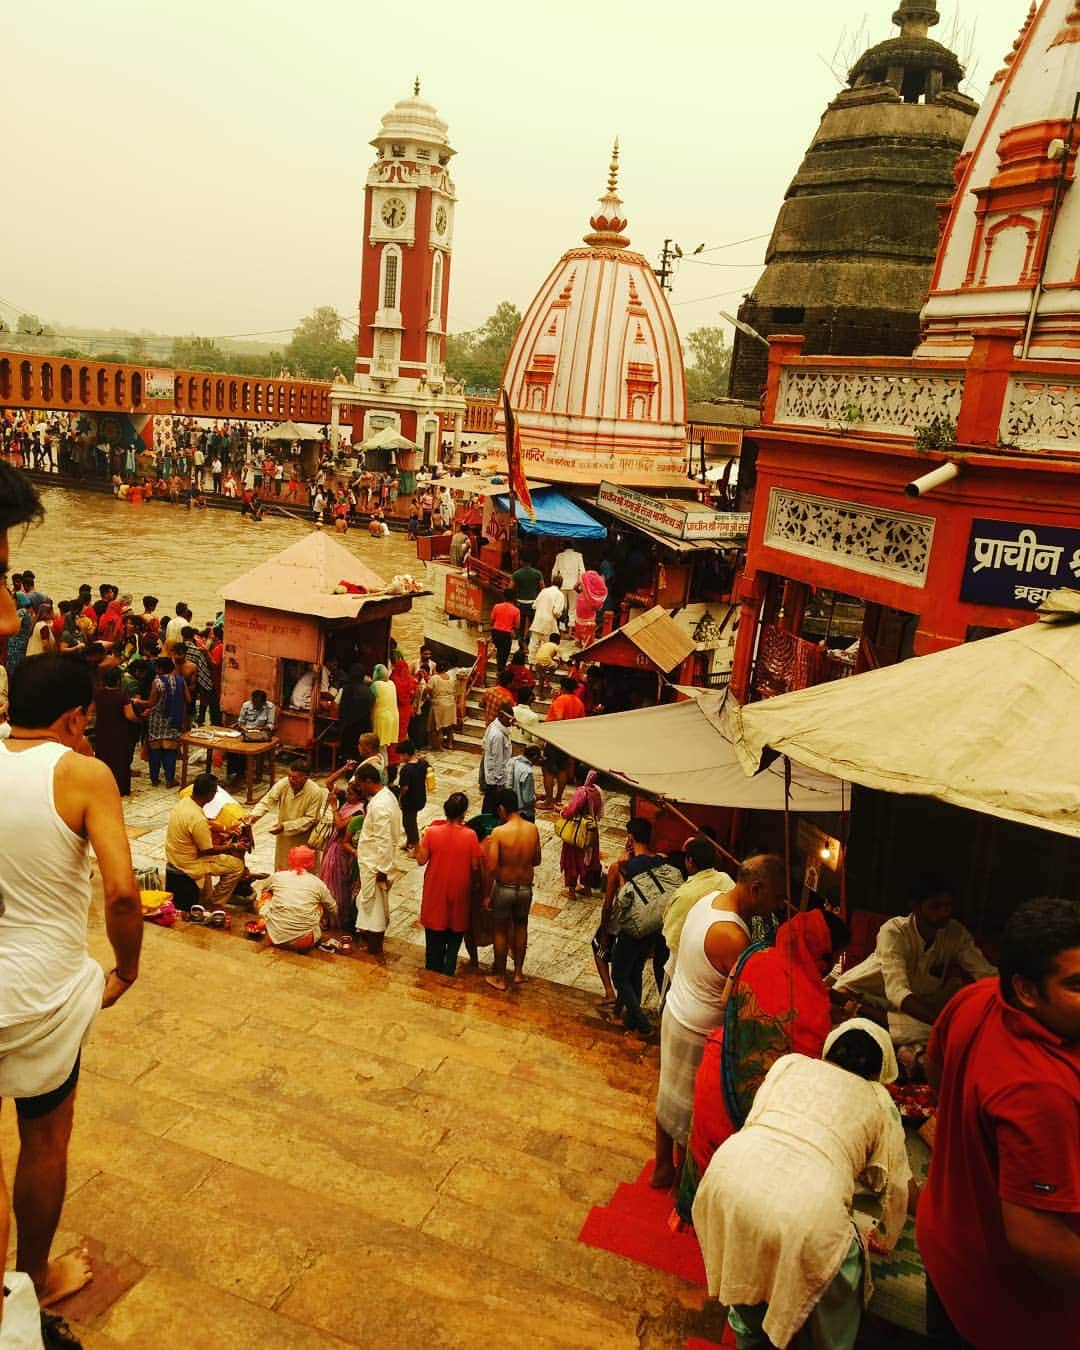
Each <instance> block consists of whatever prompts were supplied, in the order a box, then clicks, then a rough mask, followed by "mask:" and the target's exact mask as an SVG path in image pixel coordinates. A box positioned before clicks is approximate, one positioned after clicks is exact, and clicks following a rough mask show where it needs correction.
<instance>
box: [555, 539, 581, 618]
mask: <svg viewBox="0 0 1080 1350" xmlns="http://www.w3.org/2000/svg"><path fill="white" fill-rule="evenodd" d="M584 571H585V559H584V558H583V557H582V556H581V554H580V553H579V552H578V551H577V549H576V548H564V549H563V551H562V552H561V553H560V554H559V555H558V556H557V557H556V559H555V561H554V562H553V563H552V564H551V579H552V580H553V581H554V580H555V578H556V577H558V579H559V589H560V590H561V591H562V593H563V600H564V602H565V604H566V614H567V618H568V619H569V621H570V627H571V628H573V626H574V624H575V623H577V588H578V586H579V585H580V584H581V574H582V573H583V572H584Z"/></svg>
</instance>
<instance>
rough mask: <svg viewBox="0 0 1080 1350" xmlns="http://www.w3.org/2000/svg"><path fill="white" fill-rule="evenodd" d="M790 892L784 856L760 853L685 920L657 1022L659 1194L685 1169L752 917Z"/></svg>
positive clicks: (776, 905)
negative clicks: (710, 1047)
mask: <svg viewBox="0 0 1080 1350" xmlns="http://www.w3.org/2000/svg"><path fill="white" fill-rule="evenodd" d="M787 892H788V887H787V869H786V868H785V866H784V860H783V858H778V857H777V856H776V854H775V853H759V854H757V855H755V856H754V857H752V858H747V859H746V861H745V862H744V863H743V864H742V866H741V867H740V868H739V871H738V874H737V876H736V878H735V885H734V886H733V887H732V888H731V889H730V890H722V889H720V888H719V887H717V889H715V890H713V891H712V892H710V893H709V894H707V895H703V896H702V897H701V899H700V900H699V901H698V902H697V904H695V905H694V906H692V908H691V909H690V912H689V913H688V914H687V916H686V918H685V920H684V921H683V926H682V932H681V935H680V938H679V950H678V956H677V958H676V961H675V970H674V973H673V975H672V977H671V987H670V989H669V990H668V994H667V1000H666V1002H665V1003H664V1013H663V1017H662V1019H661V1022H660V1085H659V1088H658V1090H657V1094H656V1163H655V1166H654V1167H653V1177H652V1184H653V1186H655V1187H656V1188H657V1189H666V1188H667V1187H669V1186H673V1185H674V1184H675V1179H676V1177H677V1175H678V1172H679V1169H680V1167H681V1165H682V1154H683V1153H684V1152H685V1150H686V1141H687V1137H688V1135H689V1133H690V1113H691V1111H692V1110H693V1106H694V1079H695V1077H696V1075H697V1070H698V1065H699V1064H700V1063H701V1057H702V1055H703V1054H704V1051H705V1039H706V1037H707V1036H708V1035H709V1032H711V1031H714V1030H715V1029H716V1028H717V1027H718V1026H719V1025H720V1024H721V1022H722V1021H723V1019H724V1006H725V1003H726V1001H727V999H726V996H727V992H728V990H727V982H728V977H729V976H730V974H731V972H732V970H733V969H734V967H735V963H736V961H738V959H739V957H740V956H741V955H742V954H743V952H744V951H745V950H746V948H747V947H748V946H749V945H750V920H751V919H752V918H754V916H755V915H766V914H771V913H773V911H774V910H777V909H780V908H781V906H782V905H783V903H784V901H785V899H786V898H787Z"/></svg>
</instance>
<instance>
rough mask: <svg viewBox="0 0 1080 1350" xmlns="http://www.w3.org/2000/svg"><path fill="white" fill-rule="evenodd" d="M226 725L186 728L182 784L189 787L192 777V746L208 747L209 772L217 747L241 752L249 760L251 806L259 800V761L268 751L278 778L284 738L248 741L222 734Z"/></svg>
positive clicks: (230, 752) (271, 773)
mask: <svg viewBox="0 0 1080 1350" xmlns="http://www.w3.org/2000/svg"><path fill="white" fill-rule="evenodd" d="M224 730H225V728H224V727H202V728H200V729H199V730H198V731H186V732H185V733H184V734H183V736H181V737H180V786H181V787H182V788H185V787H187V780H188V755H189V754H190V753H191V751H192V750H205V751H206V772H207V773H211V772H212V771H213V766H214V751H215V750H220V751H222V752H223V753H224V754H227V755H239V756H240V757H241V758H242V759H243V760H245V761H246V762H245V765H244V769H245V776H246V779H247V798H246V804H247V805H248V806H250V805H251V804H252V802H254V800H255V769H256V765H257V763H258V761H259V759H261V758H262V757H263V756H264V755H269V756H270V763H269V779H270V782H271V783H273V781H274V770H275V757H276V755H277V752H278V749H279V748H280V746H281V742H280V741H278V740H272V741H245V740H244V739H243V738H242V737H240V736H222V735H220V734H219V733H220V732H222V731H224Z"/></svg>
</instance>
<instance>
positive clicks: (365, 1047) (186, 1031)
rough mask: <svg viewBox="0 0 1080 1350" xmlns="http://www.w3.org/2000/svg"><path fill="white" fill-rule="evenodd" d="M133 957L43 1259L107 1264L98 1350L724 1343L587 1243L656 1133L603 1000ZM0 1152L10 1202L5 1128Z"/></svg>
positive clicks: (93, 1320)
mask: <svg viewBox="0 0 1080 1350" xmlns="http://www.w3.org/2000/svg"><path fill="white" fill-rule="evenodd" d="M234 923H235V921H234ZM145 937H146V942H145V946H144V953H143V962H142V971H141V976H140V979H139V981H138V983H137V984H136V985H135V986H134V987H133V988H132V989H131V991H130V992H129V993H128V994H126V995H125V997H124V998H123V999H121V1001H120V1002H119V1003H118V1004H117V1005H116V1006H115V1007H114V1008H112V1009H109V1010H107V1011H105V1012H104V1013H102V1015H101V1017H100V1018H99V1021H98V1024H97V1026H96V1028H95V1031H94V1034H93V1037H92V1039H91V1041H90V1043H89V1045H88V1046H87V1048H86V1051H85V1053H84V1056H83V1073H82V1080H81V1083H80V1086H79V1101H78V1106H77V1109H76V1122H75V1131H74V1137H73V1140H72V1149H71V1171H70V1183H69V1195H68V1201H67V1205H66V1208H65V1211H64V1215H63V1219H62V1221H61V1231H60V1233H59V1234H58V1237H57V1243H56V1245H55V1250H56V1251H57V1252H63V1251H65V1250H67V1249H68V1248H69V1247H71V1246H72V1245H74V1244H75V1243H76V1242H78V1241H82V1240H84V1239H85V1241H86V1242H87V1244H88V1246H89V1248H90V1250H91V1252H92V1254H93V1256H94V1259H95V1262H96V1277H95V1279H94V1282H93V1283H92V1284H91V1285H90V1286H89V1287H88V1288H87V1289H86V1290H84V1291H83V1292H82V1293H80V1294H78V1295H76V1297H75V1298H73V1299H72V1300H70V1301H69V1302H68V1303H67V1304H66V1305H64V1307H63V1309H62V1311H63V1312H64V1315H65V1316H66V1317H67V1318H68V1320H69V1322H70V1323H71V1325H72V1326H73V1328H74V1329H75V1330H76V1333H77V1334H78V1335H79V1337H80V1338H81V1339H82V1341H83V1343H84V1345H85V1346H86V1347H88V1348H89V1350H114V1348H115V1347H120V1346H124V1347H144V1346H153V1347H155V1350H171V1348H172V1347H176V1350H188V1348H189V1347H217V1346H229V1347H230V1350H246V1347H255V1346H259V1347H265V1346H288V1347H290V1348H292V1347H301V1348H305V1350H306V1347H331V1346H343V1345H356V1346H376V1345H377V1346H380V1347H399V1346H400V1347H418V1348H419V1347H440V1348H442V1347H459V1346H460V1347H474V1346H481V1345H484V1344H498V1345H506V1346H526V1345H528V1346H538V1347H547V1346H558V1347H575V1348H576V1347H580V1346H589V1347H592V1348H595V1350H604V1348H606V1347H612V1350H614V1348H615V1347H620V1348H621V1347H626V1348H627V1350H638V1347H669V1346H670V1347H680V1350H681V1347H683V1346H685V1345H686V1344H687V1340H688V1339H689V1338H694V1337H706V1338H708V1339H709V1340H711V1341H719V1340H720V1339H721V1334H722V1321H721V1318H720V1310H719V1308H718V1307H717V1306H716V1305H715V1304H710V1305H708V1306H707V1305H706V1299H705V1294H704V1291H703V1290H701V1289H699V1288H696V1287H694V1286H692V1285H690V1284H687V1283H685V1282H684V1281H682V1280H680V1279H678V1278H676V1277H674V1276H671V1275H667V1274H663V1273H661V1272H659V1271H656V1270H653V1269H650V1268H649V1267H647V1266H645V1265H640V1264H637V1263H635V1262H631V1261H628V1260H626V1259H625V1258H623V1257H620V1256H615V1255H612V1254H610V1253H608V1252H605V1251H601V1250H598V1249H596V1248H594V1247H589V1246H585V1245H584V1244H582V1243H580V1242H579V1241H578V1240H577V1239H578V1233H579V1232H580V1230H581V1228H582V1224H583V1223H584V1221H585V1219H586V1217H587V1216H588V1214H589V1212H590V1210H591V1208H592V1207H593V1206H595V1205H604V1204H606V1203H607V1202H608V1201H609V1200H610V1199H611V1197H612V1196H613V1195H614V1193H615V1192H616V1189H617V1188H618V1187H619V1185H620V1183H623V1182H630V1181H633V1179H634V1178H635V1177H636V1176H637V1175H638V1174H639V1172H640V1169H641V1165H642V1163H643V1162H644V1160H645V1159H646V1158H647V1157H648V1156H649V1155H650V1152H651V1144H652V1133H653V1126H652V1114H653V1103H654V1096H655V1090H656V1067H657V1051H656V1049H655V1047H652V1046H647V1045H643V1044H642V1043H641V1042H640V1041H639V1040H637V1039H636V1038H632V1037H627V1036H624V1035H623V1033H622V1030H621V1028H619V1027H616V1026H614V1025H613V1024H612V1023H610V1022H607V1021H605V1020H603V1019H602V1018H601V1016H600V1015H599V1013H598V1011H597V1008H596V1003H595V996H590V995H587V994H586V993H584V992H581V991H579V990H575V989H569V988H566V987H563V986H559V985H555V984H549V983H547V982H546V981H544V980H540V979H535V980H530V981H529V982H527V983H526V984H525V985H524V986H523V987H522V988H521V989H520V990H518V991H516V992H514V993H513V994H510V995H500V994H497V993H496V992H495V991H493V990H492V989H490V988H489V987H488V986H487V985H486V984H485V983H484V981H483V979H482V978H481V977H480V976H479V975H475V974H473V975H470V974H462V975H459V976H458V977H457V978H456V979H448V978H445V977H442V976H437V975H433V974H430V973H428V972H426V971H424V970H423V968H422V958H423V953H422V949H421V948H419V947H417V946H415V945H412V944H409V943H405V942H399V941H395V940H393V939H389V940H388V941H387V951H386V954H385V958H384V959H383V960H381V961H377V960H375V959H373V958H371V957H368V956H366V955H364V954H361V953H359V952H355V953H353V954H352V955H350V956H340V955H339V956H331V955H328V954H325V953H322V952H315V953H314V954H312V955H309V956H297V955H293V954H289V953H284V952H278V951H274V950H272V949H267V948H265V947H263V946H262V945H255V944H252V943H250V942H248V941H245V940H244V939H243V938H242V937H240V936H239V934H238V933H237V932H235V931H234V932H221V931H216V930H209V929H205V928H198V927H194V926H191V925H178V926H177V927H176V928H174V929H171V930H168V929H160V928H153V927H150V926H148V927H147V929H146V934H145ZM92 949H93V950H94V953H95V954H96V955H97V956H98V957H99V959H101V960H102V961H103V962H108V964H111V961H110V960H109V954H108V947H107V944H106V943H105V940H104V934H103V931H102V924H101V919H100V904H99V903H98V904H96V905H95V910H94V914H93V916H92ZM0 1145H2V1147H3V1153H4V1161H5V1167H6V1168H7V1175H8V1177H9V1178H10V1177H11V1175H12V1169H13V1162H14V1154H15V1149H16V1137H15V1128H14V1113H13V1112H11V1111H6V1112H4V1113H3V1115H2V1116H0Z"/></svg>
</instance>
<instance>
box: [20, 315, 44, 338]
mask: <svg viewBox="0 0 1080 1350" xmlns="http://www.w3.org/2000/svg"><path fill="white" fill-rule="evenodd" d="M43 328H44V325H43V324H42V322H41V320H40V319H39V318H38V316H37V315H36V314H20V315H19V318H18V321H17V322H16V324H15V331H16V332H17V333H34V334H37V333H40V332H42V331H43Z"/></svg>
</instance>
